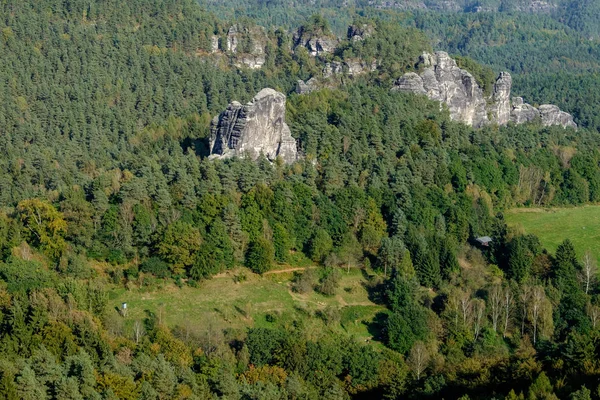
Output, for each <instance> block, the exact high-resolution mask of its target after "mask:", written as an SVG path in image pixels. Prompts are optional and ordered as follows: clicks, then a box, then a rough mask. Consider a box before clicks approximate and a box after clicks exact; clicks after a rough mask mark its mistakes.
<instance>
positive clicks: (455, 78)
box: [392, 51, 489, 127]
mask: <svg viewBox="0 0 600 400" xmlns="http://www.w3.org/2000/svg"><path fill="white" fill-rule="evenodd" d="M419 63H420V64H421V65H422V66H423V67H425V69H424V71H423V73H421V75H417V74H414V73H413V74H407V75H405V76H403V77H401V78H400V79H398V81H396V84H395V86H394V88H392V90H400V91H408V92H412V93H420V94H425V95H427V97H429V98H430V99H432V100H437V101H439V102H441V103H443V104H446V105H447V106H448V110H449V111H450V117H451V118H452V119H453V120H457V121H462V122H464V123H466V124H467V125H472V126H475V127H480V126H483V125H485V124H487V123H488V122H489V120H488V117H487V103H486V100H485V98H484V95H483V90H481V88H480V87H479V85H478V84H477V82H476V81H475V78H474V77H473V75H471V74H470V73H469V72H468V71H466V70H464V69H460V68H459V67H458V66H457V65H456V61H454V60H453V59H452V58H450V56H448V54H447V53H445V52H443V51H438V52H437V53H435V55H431V54H427V53H424V54H423V55H421V57H420V60H419ZM419 79H420V81H419Z"/></svg>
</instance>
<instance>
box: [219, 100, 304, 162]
mask: <svg viewBox="0 0 600 400" xmlns="http://www.w3.org/2000/svg"><path fill="white" fill-rule="evenodd" d="M285 101H286V98H285V95H284V94H283V93H279V92H277V91H275V90H273V89H268V88H267V89H263V90H261V91H260V92H259V93H258V94H257V95H256V96H255V97H254V99H252V101H251V102H250V103H248V104H246V105H242V104H240V103H238V102H237V101H234V102H232V103H231V104H229V106H228V107H227V109H226V110H225V111H224V112H222V113H221V115H219V116H217V117H215V118H214V119H213V121H212V124H211V138H210V154H211V157H212V158H229V157H233V156H238V157H241V156H248V157H250V158H252V159H256V158H258V156H259V155H260V154H261V153H262V154H264V155H265V156H266V157H267V158H268V159H269V160H275V159H276V158H277V157H281V158H282V159H283V161H284V162H286V163H292V162H294V161H295V160H296V158H297V149H296V140H295V139H294V138H293V137H292V135H291V132H290V128H289V127H288V125H287V124H286V123H285Z"/></svg>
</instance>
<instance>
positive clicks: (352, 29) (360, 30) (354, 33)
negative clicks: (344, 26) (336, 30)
mask: <svg viewBox="0 0 600 400" xmlns="http://www.w3.org/2000/svg"><path fill="white" fill-rule="evenodd" d="M373 33H375V28H374V27H373V26H372V25H368V24H362V25H350V26H349V27H348V34H347V36H348V39H350V40H352V41H353V42H358V41H361V40H364V39H365V38H368V37H369V36H372V35H373Z"/></svg>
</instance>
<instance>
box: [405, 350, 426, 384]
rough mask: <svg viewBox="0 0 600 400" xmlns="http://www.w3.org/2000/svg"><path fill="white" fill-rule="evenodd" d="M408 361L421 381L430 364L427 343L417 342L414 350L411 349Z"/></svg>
mask: <svg viewBox="0 0 600 400" xmlns="http://www.w3.org/2000/svg"><path fill="white" fill-rule="evenodd" d="M407 361H408V364H409V365H410V367H411V368H412V370H413V373H414V374H415V376H416V378H417V380H419V379H421V375H422V374H423V372H425V370H426V369H427V365H428V363H429V351H428V350H427V346H425V343H423V342H422V341H420V340H419V341H416V342H415V344H414V345H413V347H412V349H410V354H409V355H408V360H407Z"/></svg>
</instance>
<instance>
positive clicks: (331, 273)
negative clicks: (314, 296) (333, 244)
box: [317, 268, 340, 296]
mask: <svg viewBox="0 0 600 400" xmlns="http://www.w3.org/2000/svg"><path fill="white" fill-rule="evenodd" d="M339 286H340V271H338V270H337V269H335V268H325V269H324V271H323V276H322V277H321V279H320V281H319V286H318V287H317V290H318V291H319V293H321V294H324V295H325V296H333V295H334V294H335V292H336V291H337V289H338V287H339Z"/></svg>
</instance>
